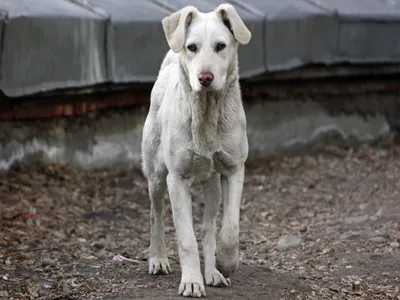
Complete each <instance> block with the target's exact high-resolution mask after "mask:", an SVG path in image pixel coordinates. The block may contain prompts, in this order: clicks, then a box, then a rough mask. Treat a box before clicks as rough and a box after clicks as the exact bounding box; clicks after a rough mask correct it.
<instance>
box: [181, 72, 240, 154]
mask: <svg viewBox="0 0 400 300" xmlns="http://www.w3.org/2000/svg"><path fill="white" fill-rule="evenodd" d="M234 68H235V66H233V67H232V70H229V72H228V76H227V82H226V84H225V88H224V89H223V90H222V91H200V92H194V91H193V90H192V88H191V86H190V82H189V77H188V74H187V72H186V71H185V70H184V68H183V66H182V65H180V78H181V80H180V84H181V89H182V90H181V93H182V95H185V98H186V99H184V101H185V102H186V104H187V105H188V106H189V109H190V113H191V132H192V142H193V150H194V151H196V152H197V153H199V154H201V153H209V152H215V151H217V150H218V136H217V135H218V124H219V121H220V116H221V106H222V105H221V104H222V102H223V101H225V99H226V96H227V94H228V93H229V90H230V89H231V88H232V87H233V86H234V85H235V84H238V76H237V73H235V72H234V70H235V69H234Z"/></svg>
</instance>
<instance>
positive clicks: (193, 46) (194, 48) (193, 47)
mask: <svg viewBox="0 0 400 300" xmlns="http://www.w3.org/2000/svg"><path fill="white" fill-rule="evenodd" d="M187 49H188V50H189V51H190V52H196V51H197V47H196V45H195V44H190V45H189V46H187Z"/></svg>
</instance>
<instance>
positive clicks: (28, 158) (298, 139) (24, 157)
mask: <svg viewBox="0 0 400 300" xmlns="http://www.w3.org/2000/svg"><path fill="white" fill-rule="evenodd" d="M341 97H342V99H341ZM398 100H399V97H398V96H396V94H390V93H388V94H379V95H378V94H377V95H375V96H371V95H369V96H367V95H361V96H358V98H354V97H353V98H352V99H348V98H346V97H344V96H340V95H337V96H336V98H334V99H331V100H330V101H328V102H326V101H325V102H324V101H316V100H315V99H308V100H303V101H299V100H298V99H294V98H291V97H289V96H288V97H286V99H280V100H279V101H275V100H271V99H264V98H259V99H257V98H254V99H253V101H251V102H246V104H245V109H246V114H247V119H248V137H249V145H250V154H249V160H250V161H251V160H255V159H261V158H262V159H265V158H269V157H272V156H278V155H282V154H297V153H302V152H310V151H314V150H317V149H319V148H321V147H324V146H326V145H328V144H334V145H341V146H353V147H354V146H355V147H356V146H358V145H361V144H365V143H377V142H378V141H380V142H384V143H389V142H390V140H391V139H392V135H393V134H392V131H393V129H394V127H395V126H394V123H393V120H399V116H400V114H397V115H395V116H393V115H392V116H391V115H390V114H388V111H391V112H393V111H394V109H393V108H394V106H396V107H397V106H398V104H397V103H398V102H399V101H398ZM329 103H335V105H332V104H329ZM352 103H353V105H352ZM357 103H359V104H357ZM376 103H378V104H379V105H376ZM385 103H386V104H385ZM349 105H350V107H353V108H352V109H351V108H350V109H349ZM360 106H362V107H363V108H365V110H366V111H367V112H366V113H365V112H363V111H362V110H360V109H359V108H360ZM346 107H347V108H346ZM374 107H375V108H374ZM332 108H334V109H332ZM368 110H369V111H370V112H368ZM371 111H372V113H371ZM146 113H147V107H144V106H142V107H135V108H129V109H128V108H124V110H119V111H118V110H113V111H106V112H104V111H103V112H91V113H89V114H87V115H84V116H80V117H70V118H53V119H44V120H38V121H2V122H0V171H4V170H7V169H9V168H10V167H11V166H12V165H13V164H14V163H18V162H33V161H44V162H54V163H69V164H72V165H75V166H77V167H80V168H103V167H110V166H123V167H135V168H139V167H140V142H141V132H142V127H143V123H144V120H145V117H146Z"/></svg>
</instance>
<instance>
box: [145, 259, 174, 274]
mask: <svg viewBox="0 0 400 300" xmlns="http://www.w3.org/2000/svg"><path fill="white" fill-rule="evenodd" d="M171 272H172V270H171V266H170V265H169V261H168V257H162V258H160V257H150V259H149V274H150V275H158V274H163V275H168V274H171Z"/></svg>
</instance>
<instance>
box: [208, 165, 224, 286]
mask: <svg viewBox="0 0 400 300" xmlns="http://www.w3.org/2000/svg"><path fill="white" fill-rule="evenodd" d="M203 192H204V214H203V228H202V232H203V253H204V268H205V270H204V277H205V280H206V284H208V285H211V286H228V285H230V280H229V279H226V278H225V277H224V276H223V275H222V274H221V273H220V272H219V271H218V270H217V268H216V266H215V249H216V236H217V214H218V210H219V208H220V206H221V178H220V174H219V173H215V174H213V175H212V176H211V178H210V179H209V180H207V181H206V182H205V183H204V184H203Z"/></svg>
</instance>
